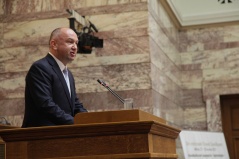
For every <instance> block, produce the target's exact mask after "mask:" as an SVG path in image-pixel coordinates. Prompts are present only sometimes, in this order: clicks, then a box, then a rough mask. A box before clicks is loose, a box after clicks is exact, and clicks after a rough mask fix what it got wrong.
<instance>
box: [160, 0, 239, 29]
mask: <svg viewBox="0 0 239 159" xmlns="http://www.w3.org/2000/svg"><path fill="white" fill-rule="evenodd" d="M162 3H163V6H164V7H166V10H167V11H168V12H170V14H169V15H171V16H172V17H173V19H174V22H175V23H177V26H178V27H181V28H183V27H188V26H201V25H208V24H219V23H232V22H235V23H238V22H239V0H165V1H164V0H163V1H162Z"/></svg>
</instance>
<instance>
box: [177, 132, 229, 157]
mask: <svg viewBox="0 0 239 159" xmlns="http://www.w3.org/2000/svg"><path fill="white" fill-rule="evenodd" d="M179 136H180V139H181V143H182V147H183V152H184V157H185V159H229V155H228V150H227V146H226V142H225V138H224V134H223V133H221V132H201V131H184V130H183V131H181V132H180V134H179Z"/></svg>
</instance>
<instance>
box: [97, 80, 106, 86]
mask: <svg viewBox="0 0 239 159" xmlns="http://www.w3.org/2000/svg"><path fill="white" fill-rule="evenodd" d="M97 81H98V82H99V83H100V84H101V85H102V86H104V87H106V86H107V85H106V83H105V82H104V81H103V80H101V79H98V80H97Z"/></svg>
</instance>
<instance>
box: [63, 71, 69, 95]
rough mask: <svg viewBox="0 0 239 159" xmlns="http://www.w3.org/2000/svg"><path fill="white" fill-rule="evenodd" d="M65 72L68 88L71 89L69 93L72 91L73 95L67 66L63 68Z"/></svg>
mask: <svg viewBox="0 0 239 159" xmlns="http://www.w3.org/2000/svg"><path fill="white" fill-rule="evenodd" d="M63 74H64V78H65V80H66V84H67V87H68V90H69V93H70V96H71V87H70V81H69V77H68V70H67V68H65V69H64V70H63Z"/></svg>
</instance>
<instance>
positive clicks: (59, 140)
mask: <svg viewBox="0 0 239 159" xmlns="http://www.w3.org/2000/svg"><path fill="white" fill-rule="evenodd" d="M179 132H180V130H178V129H176V128H173V127H171V126H168V125H166V122H165V121H164V120H163V119H161V118H158V117H156V116H154V115H151V114H149V113H146V112H143V111H141V110H120V111H106V112H90V113H79V114H77V115H76V116H75V124H74V125H62V126H48V127H34V128H14V129H5V130H0V136H1V137H2V139H3V141H4V142H5V143H6V159H169V158H170V159H176V158H177V154H176V142H175V139H176V138H177V137H178V134H179Z"/></svg>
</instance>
